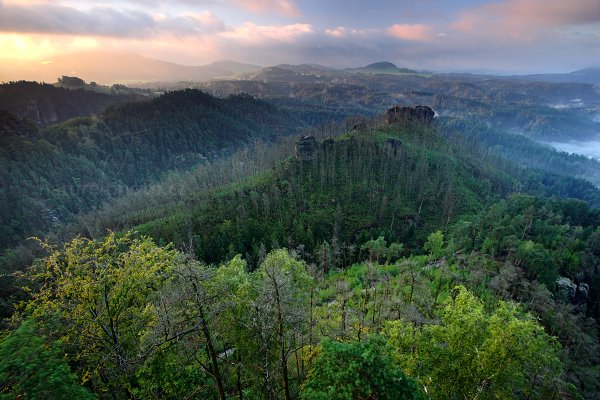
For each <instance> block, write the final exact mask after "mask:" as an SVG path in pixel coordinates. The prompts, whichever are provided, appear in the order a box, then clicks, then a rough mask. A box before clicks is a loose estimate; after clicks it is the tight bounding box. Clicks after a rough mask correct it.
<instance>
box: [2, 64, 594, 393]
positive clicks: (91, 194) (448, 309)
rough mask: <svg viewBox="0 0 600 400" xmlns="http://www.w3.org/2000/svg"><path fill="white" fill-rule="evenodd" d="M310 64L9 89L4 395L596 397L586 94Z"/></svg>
mask: <svg viewBox="0 0 600 400" xmlns="http://www.w3.org/2000/svg"><path fill="white" fill-rule="evenodd" d="M379 64H382V65H384V64H385V68H386V69H387V70H386V71H387V72H386V73H389V72H390V71H389V68H391V67H388V66H387V64H386V63H377V64H373V65H374V66H373V67H370V69H368V70H367V72H369V73H371V72H372V69H373V68H379ZM288 68H291V66H289V67H288ZM298 68H300V66H299V67H298ZM302 68H308V67H306V66H305V67H302ZM394 68H395V67H394ZM303 71H304V72H303V73H302V74H296V75H293V77H294V78H293V79H297V80H300V79H302V81H300V82H295V81H294V80H293V79H292V78H289V77H288V75H283V76H284V78H281V76H282V72H281V71H280V70H275V71H274V69H265V70H264V71H263V72H262V73H263V75H259V77H256V76H250V77H246V79H240V80H239V81H237V82H236V81H224V80H221V81H214V82H212V83H210V84H203V86H204V87H203V89H204V90H207V91H211V92H212V93H213V94H215V95H221V97H217V96H213V95H212V94H208V93H207V91H202V90H200V89H198V88H195V89H191V88H186V89H181V90H170V89H173V88H164V87H157V88H155V89H156V90H146V89H139V88H138V89H129V88H127V87H125V86H123V85H115V86H113V87H112V88H111V87H108V86H106V87H99V85H96V84H94V85H90V84H87V83H85V82H84V81H83V80H81V79H79V80H75V79H78V78H74V77H66V76H63V78H61V80H60V81H59V83H61V84H62V86H61V85H56V86H53V85H46V84H44V85H42V84H37V83H33V82H17V83H10V84H5V85H2V88H1V89H0V107H2V108H3V110H2V111H1V112H0V166H1V168H0V182H1V185H0V296H1V303H0V317H1V318H2V320H1V323H0V398H2V399H16V398H22V399H80V398H81V399H87V398H89V399H114V400H116V399H215V400H225V399H240V400H242V399H248V400H255V399H256V400H258V399H268V400H274V399H285V400H291V399H297V400H317V399H318V400H325V399H339V400H342V399H343V400H359V399H390V400H392V399H457V400H458V399H569V400H570V399H573V400H575V399H599V398H600V338H599V335H598V328H599V327H600V325H599V324H600V189H599V188H598V184H599V182H600V164H598V161H596V160H595V159H594V158H589V157H585V156H582V155H575V154H568V153H565V152H560V151H557V150H555V149H553V148H552V147H550V146H548V145H547V144H546V143H545V141H544V140H540V135H543V134H544V132H546V131H545V129H546V127H547V126H553V127H554V128H555V129H556V131H559V130H560V128H561V125H560V123H561V122H560V121H567V122H565V124H567V125H569V124H571V123H572V121H577V120H578V118H583V116H582V115H583V113H584V111H582V110H581V109H579V108H578V109H575V110H571V111H569V110H566V111H565V110H563V109H559V110H557V109H554V108H546V109H544V112H543V113H541V116H540V118H539V119H537V121H538V125H536V128H535V130H533V128H531V127H532V121H533V120H534V119H535V118H536V115H537V114H536V112H537V110H538V108H539V107H541V106H540V105H539V104H538V105H535V104H533V103H532V101H533V100H532V98H533V97H531V96H533V95H532V94H531V93H533V92H535V96H538V97H537V98H541V97H543V96H547V97H546V98H547V99H548V98H550V97H552V96H554V97H559V96H560V95H559V93H560V91H561V90H565V87H569V90H571V91H574V92H575V94H583V95H585V96H588V97H585V100H586V101H589V102H592V103H593V104H595V103H594V102H596V101H598V102H599V103H600V99H598V98H597V95H595V94H593V93H592V92H593V91H590V85H583V84H576V85H573V87H570V86H569V85H566V86H565V84H550V83H547V84H539V83H531V82H529V81H527V82H522V81H518V80H515V81H510V80H506V81H504V80H498V81H493V82H490V81H489V80H485V81H479V80H477V79H475V78H473V77H449V76H440V77H437V78H436V77H424V76H423V74H419V73H417V72H415V71H411V70H407V69H398V71H396V70H393V71H392V72H394V73H396V72H397V73H398V74H400V75H390V76H387V75H376V76H372V77H371V76H370V75H368V74H366V73H365V71H364V70H361V71H360V72H356V75H352V76H354V78H353V79H355V81H353V84H354V86H349V83H348V82H342V83H339V82H337V81H332V82H333V83H327V84H324V83H322V82H321V83H320V82H319V80H320V79H325V78H327V74H334V72H319V73H320V74H323V76H321V75H319V76H316V75H311V73H307V72H306V71H305V70H303ZM274 72H277V74H279V75H277V76H278V77H279V78H278V79H281V81H277V80H275V81H274V82H276V83H273V81H271V80H269V79H267V78H265V76H267V77H270V76H271V75H269V74H273V73H274ZM353 73H354V72H353ZM265 74H266V75H265ZM340 74H341V72H340ZM345 74H350V72H344V74H343V75H341V76H344V77H346V75H345ZM365 74H366V75H365ZM403 74H409V76H407V77H404V75H403ZM411 74H412V75H411ZM311 76H313V77H314V78H311ZM259 78H260V79H262V81H261V80H259ZM329 78H331V77H329ZM329 78H327V79H329ZM273 79H274V78H273ZM290 79H291V80H290ZM311 79H314V80H316V81H317V82H316V83H315V82H312V81H311ZM344 79H346V78H344ZM347 79H350V78H347ZM403 79H404V80H403ZM425 79H431V80H427V81H426V82H427V84H426V86H425V87H417V83H418V84H419V85H425V84H424V83H423V82H425V81H422V80H425ZM436 79H437V81H436ZM305 81H307V82H305ZM257 82H258V83H260V82H262V83H261V85H258V83H257ZM282 82H283V83H282ZM290 82H291V83H290ZM415 82H416V83H415ZM419 82H421V83H419ZM481 82H484V83H481ZM370 84H372V85H373V87H377V88H380V89H382V90H383V86H382V85H389V86H390V87H394V88H395V89H398V87H397V85H406V84H410V86H411V91H410V92H407V96H416V97H414V100H415V101H416V100H424V99H425V100H426V99H430V100H432V101H431V103H430V105H431V106H432V107H434V108H436V107H437V108H436V109H435V111H436V113H437V112H438V111H439V110H443V111H444V112H442V113H437V115H435V117H434V111H433V110H431V109H430V108H428V107H413V106H407V107H405V108H402V107H397V108H395V109H394V108H393V109H391V110H390V111H386V110H387V108H389V107H391V106H393V105H395V104H393V103H392V104H387V105H386V107H384V108H382V105H383V104H384V103H385V101H387V100H389V98H388V97H385V96H383V95H382V96H381V97H378V96H376V95H374V94H372V95H371V96H366V95H365V93H364V92H363V89H364V87H366V86H368V85H370ZM69 85H76V87H68V86H69ZM181 85H183V83H182V84H181ZM257 85H258V86H257ZM282 85H283V86H285V88H284V89H282V88H281V86H282ZM286 85H289V87H288V86H286ZM319 85H321V86H319ZM323 85H325V87H326V90H324V91H323V90H321V89H323V87H324V86H323ZM336 85H339V86H336ZM477 85H483V87H484V89H481V87H478V86H477ZM553 85H556V86H553ZM189 86H194V85H189ZM259 86H260V88H261V89H262V92H261V93H253V95H250V94H245V89H249V88H250V89H252V88H256V87H259ZM317 87H318V88H320V89H318V90H317V89H316V88H317ZM336 87H337V89H338V90H337V91H335V90H333V89H332V88H336ZM532 87H533V89H532ZM465 88H470V89H469V90H465ZM276 89H277V90H276ZM418 89H419V90H418ZM479 89H481V90H483V91H484V92H485V91H489V92H490V94H488V95H486V97H482V98H481V99H480V104H479V105H477V104H474V103H473V101H472V98H473V97H477V93H479V92H478V90H479ZM542 89H543V90H542ZM219 90H221V91H222V92H219ZM278 90H281V91H284V92H287V91H288V90H295V92H294V93H295V94H294V96H288V97H286V96H284V95H280V93H279V94H278ZM436 90H437V91H438V94H435V95H433V94H428V93H429V92H430V91H431V92H435V91H436ZM247 91H249V92H252V90H247ZM473 91H475V92H476V93H475V94H474V93H473ZM510 91H514V92H519V93H521V94H520V95H518V96H517V95H515V98H512V97H511V101H508V100H507V96H508V95H507V93H509V92H510ZM159 92H160V93H159ZM15 93H17V94H18V95H16V94H15ZM571 94H572V93H570V92H569V95H571ZM42 95H43V96H44V97H43V98H44V99H45V100H44V101H45V102H47V103H48V104H52V107H54V108H61V107H62V108H67V109H68V112H69V113H72V114H68V113H65V114H60V115H61V117H60V118H56V119H55V120H54V121H52V122H50V123H48V122H43V121H41V120H36V119H35V118H32V117H31V114H27V113H26V112H25V111H27V108H25V109H24V108H22V106H21V105H22V104H29V103H28V102H29V101H30V99H32V98H33V99H39V98H41V97H40V96H42ZM315 96H317V97H315ZM319 96H331V97H329V98H324V97H319ZM528 96H529V97H528ZM594 96H596V97H594ZM582 97H583V96H582ZM66 99H69V100H66ZM554 100H556V99H554ZM66 101H74V102H75V103H74V104H78V105H79V107H80V108H72V107H70V106H68V105H67V104H70V103H65V102H66ZM556 101H558V100H556ZM504 103H505V111H503V109H502V108H494V107H495V106H496V105H498V104H504ZM319 104H322V106H319ZM524 104H529V105H530V106H529V107H524ZM6 105H10V107H8V106H6ZM11 107H12V108H11ZM47 109H48V108H47ZM47 109H46V110H47ZM23 110H25V111H23ZM393 110H395V111H393ZM399 110H400V111H399ZM459 110H463V111H464V112H463V113H459ZM490 110H493V112H492V111H490ZM506 110H508V111H506ZM552 110H555V111H552ZM30 111H31V110H29V111H28V112H30ZM392 111H393V112H392ZM518 111H520V113H519V114H518V118H516V119H511V118H509V117H508V116H507V114H510V113H517V112H518ZM44 112H46V111H44ZM57 115H58V114H57ZM63 115H64V116H65V117H64V118H63V117H62V116H63ZM44 121H46V120H44ZM507 121H508V122H507ZM508 123H513V124H517V125H519V126H521V127H523V129H524V130H527V129H530V128H531V129H530V130H529V131H526V132H520V133H519V132H516V131H515V129H512V128H511V127H509V126H507V124H508ZM577 123H578V124H579V125H577V127H579V128H581V129H583V128H586V129H587V128H590V127H592V128H590V129H593V127H594V123H593V122H590V121H583V122H582V121H579V122H577ZM527 126H529V128H527ZM582 127H583V128H582ZM549 132H550V133H548V135H554V136H553V137H555V136H556V132H554V133H552V131H549ZM582 134H583V133H582ZM585 134H588V133H585Z"/></svg>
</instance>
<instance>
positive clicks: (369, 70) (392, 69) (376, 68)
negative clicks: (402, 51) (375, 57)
mask: <svg viewBox="0 0 600 400" xmlns="http://www.w3.org/2000/svg"><path fill="white" fill-rule="evenodd" d="M347 71H350V72H358V73H363V74H392V75H404V74H407V75H412V74H418V73H419V72H417V71H415V70H412V69H409V68H403V67H398V66H397V65H396V64H394V63H391V62H389V61H378V62H375V63H372V64H369V65H367V66H365V67H362V68H352V69H348V70H347Z"/></svg>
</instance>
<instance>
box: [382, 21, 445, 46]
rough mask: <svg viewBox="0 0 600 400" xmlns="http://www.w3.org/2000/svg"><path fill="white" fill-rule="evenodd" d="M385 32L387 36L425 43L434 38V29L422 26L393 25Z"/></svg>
mask: <svg viewBox="0 0 600 400" xmlns="http://www.w3.org/2000/svg"><path fill="white" fill-rule="evenodd" d="M386 32H387V33H388V35H390V36H393V37H395V38H397V39H402V40H413V41H424V42H426V41H429V40H432V39H433V38H434V37H435V34H434V29H433V28H432V27H431V26H428V25H423V24H413V25H411V24H394V25H392V26H390V27H389V28H388V29H387V30H386Z"/></svg>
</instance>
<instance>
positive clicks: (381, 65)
mask: <svg viewBox="0 0 600 400" xmlns="http://www.w3.org/2000/svg"><path fill="white" fill-rule="evenodd" d="M365 68H372V69H388V68H398V66H397V65H396V64H394V63H391V62H389V61H379V62H376V63H373V64H369V65H367V66H366V67H365Z"/></svg>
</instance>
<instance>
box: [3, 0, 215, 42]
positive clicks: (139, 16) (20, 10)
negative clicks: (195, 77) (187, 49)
mask: <svg viewBox="0 0 600 400" xmlns="http://www.w3.org/2000/svg"><path fill="white" fill-rule="evenodd" d="M224 29H225V23H224V22H223V21H221V20H219V19H218V18H217V17H216V16H214V15H213V14H212V13H210V12H208V11H205V12H201V13H185V14H183V15H177V16H168V15H161V14H154V15H152V14H149V13H147V12H143V11H136V10H131V9H126V10H118V9H115V8H112V7H92V8H90V9H89V10H78V9H74V8H71V7H66V6H63V5H56V4H50V3H39V4H16V3H4V4H2V3H0V31H1V32H11V33H37V34H40V33H46V34H62V35H88V36H109V37H129V38H147V37H153V36H156V35H160V34H165V33H169V34H173V35H177V36H185V35H200V34H207V33H213V32H216V31H221V30H224Z"/></svg>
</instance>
